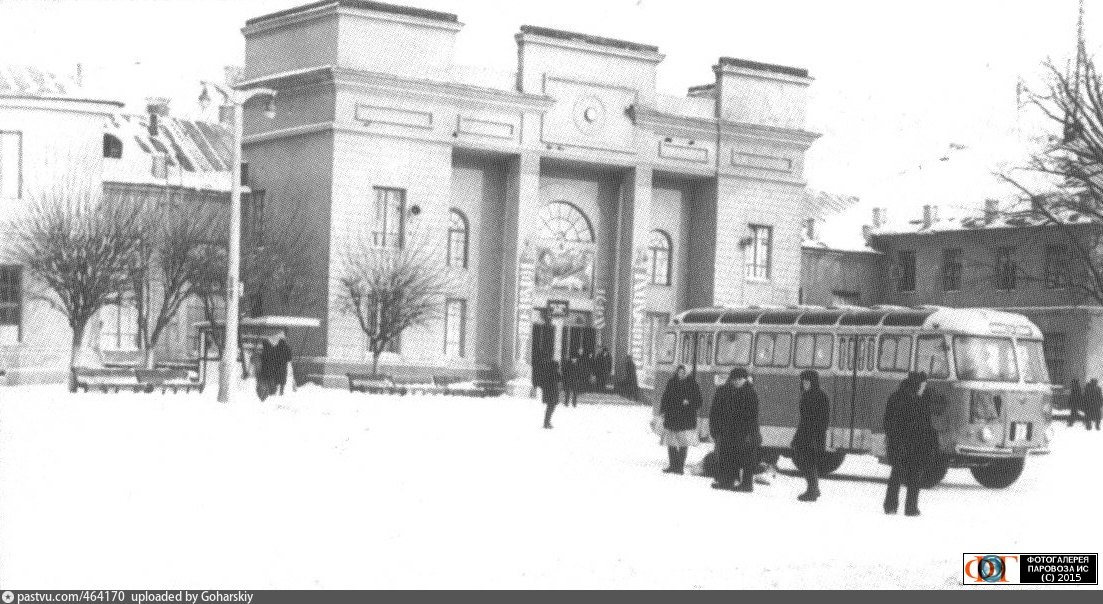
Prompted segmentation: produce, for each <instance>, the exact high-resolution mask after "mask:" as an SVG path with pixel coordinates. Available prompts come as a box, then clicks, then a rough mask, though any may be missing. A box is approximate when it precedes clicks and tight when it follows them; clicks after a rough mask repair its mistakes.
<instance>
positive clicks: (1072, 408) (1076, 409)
mask: <svg viewBox="0 0 1103 604" xmlns="http://www.w3.org/2000/svg"><path fill="white" fill-rule="evenodd" d="M1083 398H1084V393H1083V392H1082V391H1081V390H1080V380H1077V379H1075V378H1074V379H1073V380H1072V384H1070V385H1069V421H1068V427H1069V428H1071V427H1072V425H1073V424H1075V423H1076V418H1077V416H1078V415H1079V414H1080V408H1081V407H1082V406H1083V402H1082V401H1083Z"/></svg>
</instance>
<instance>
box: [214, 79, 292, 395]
mask: <svg viewBox="0 0 1103 604" xmlns="http://www.w3.org/2000/svg"><path fill="white" fill-rule="evenodd" d="M212 87H213V88H214V89H215V90H217V91H218V92H219V93H221V94H222V97H223V99H224V101H225V103H226V104H228V105H230V106H232V107H233V112H234V115H233V139H232V141H231V145H230V149H231V158H230V247H229V250H228V252H227V254H228V256H229V258H228V260H229V262H228V263H227V264H228V265H229V266H228V267H227V274H226V337H225V343H224V344H223V346H222V371H221V372H220V373H221V376H220V377H219V380H218V401H219V402H221V403H227V402H229V401H230V397H232V396H233V393H234V392H236V390H237V369H236V367H235V365H236V364H237V356H238V345H237V344H238V343H237V339H238V322H239V321H240V320H241V317H240V312H239V308H240V306H241V282H240V279H241V139H242V121H243V115H244V107H245V104H246V103H248V102H249V101H250V100H251V99H253V98H256V97H261V96H264V97H267V101H266V103H265V106H264V115H265V116H266V117H268V118H269V119H272V118H274V117H275V116H276V91H275V90H272V89H269V88H251V89H248V90H234V89H229V90H227V89H224V88H223V87H222V86H219V85H217V84H211V83H210V82H203V91H202V92H201V93H200V95H199V105H200V107H203V108H204V109H205V108H206V107H208V106H209V105H210V102H211V94H210V92H209V90H208V89H209V88H212Z"/></svg>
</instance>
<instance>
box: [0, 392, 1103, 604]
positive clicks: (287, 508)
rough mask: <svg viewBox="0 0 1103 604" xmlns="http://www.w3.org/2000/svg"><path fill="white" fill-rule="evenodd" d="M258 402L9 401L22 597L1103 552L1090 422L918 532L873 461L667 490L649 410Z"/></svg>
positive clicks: (890, 581)
mask: <svg viewBox="0 0 1103 604" xmlns="http://www.w3.org/2000/svg"><path fill="white" fill-rule="evenodd" d="M242 399H243V400H241V401H240V402H235V403H234V404H231V405H221V404H219V403H217V402H216V401H215V400H214V398H213V394H212V393H210V392H208V393H206V394H204V395H197V394H190V395H183V394H181V395H171V394H170V395H166V396H162V395H142V394H117V395H101V394H79V395H69V394H66V393H64V392H63V391H62V390H61V389H60V387H57V386H43V387H11V388H0V586H3V587H4V588H7V589H32V588H37V589H74V588H80V589H96V588H111V589H123V588H157V589H165V588H169V589H174V588H200V589H213V588H225V589H264V588H304V589H310V588H327V589H341V588H415V587H426V588H428V587H451V588H515V587H520V588H566V587H571V588H611V587H624V588H749V587H754V588H770V587H870V588H872V587H914V588H919V587H923V588H928V587H933V588H941V587H946V588H955V587H960V582H961V579H960V578H961V554H962V553H963V552H982V551H984V552H987V551H995V552H1017V551H1021V552H1023V553H1027V552H1028V551H1032V552H1099V551H1100V550H1101V549H1103V547H1101V545H1103V539H1101V536H1103V530H1101V528H1100V495H1101V494H1103V489H1101V488H1100V486H1099V481H1100V465H1101V462H1103V456H1101V453H1103V432H1091V433H1088V432H1086V431H1085V430H1084V429H1083V427H1082V426H1077V427H1076V428H1074V429H1065V428H1064V427H1063V425H1061V426H1059V427H1058V429H1057V437H1056V442H1055V443H1054V446H1053V449H1054V454H1052V455H1050V456H1047V457H1039V458H1033V459H1031V460H1029V461H1028V464H1027V469H1026V472H1025V473H1024V475H1023V477H1022V478H1021V479H1020V480H1019V482H1018V483H1016V484H1015V485H1013V486H1012V487H1011V488H1009V489H1006V490H1002V491H993V490H988V489H984V488H982V487H980V486H979V485H977V484H976V483H975V482H974V481H973V479H972V476H971V475H970V474H969V473H968V472H967V471H965V470H951V471H950V474H949V476H948V477H947V479H946V481H945V482H944V483H943V485H942V486H940V487H938V488H936V489H934V490H931V491H925V492H924V493H923V496H922V499H921V508H922V510H923V516H922V517H919V518H906V517H903V516H885V515H884V514H882V513H881V509H880V504H881V498H882V495H883V489H884V479H885V477H886V476H887V474H888V472H887V468H886V467H884V466H880V465H878V463H877V462H876V460H875V459H873V458H869V457H850V458H848V460H847V461H846V463H845V464H844V466H843V467H842V469H841V470H840V472H839V474H840V476H839V478H837V479H834V480H826V481H824V484H823V492H824V495H823V497H822V498H821V499H820V501H819V502H817V503H815V504H806V503H800V502H798V501H796V499H795V498H796V495H797V494H799V493H800V492H801V490H802V488H803V482H802V481H801V480H800V479H799V478H797V477H795V476H791V475H786V474H785V473H784V472H783V473H781V474H778V475H777V477H776V478H775V479H774V481H773V483H772V484H770V485H768V486H763V485H758V486H757V489H756V491H755V492H754V493H753V494H750V495H748V494H741V493H731V492H720V491H714V490H712V489H710V488H709V481H708V479H705V478H701V477H697V476H690V475H686V476H671V475H666V474H662V473H661V472H660V469H661V468H662V467H663V466H664V464H665V457H666V455H665V450H663V449H662V448H660V447H659V446H658V442H657V441H658V437H656V436H655V435H654V434H652V433H651V432H650V430H649V428H648V421H649V419H650V413H651V411H650V409H649V408H647V407H628V406H596V405H583V406H580V407H578V408H571V409H564V408H559V409H558V410H557V411H556V415H555V420H554V424H555V426H556V427H555V429H554V430H542V429H541V428H540V425H541V421H542V413H543V407H542V406H541V405H540V404H539V403H537V402H536V401H529V400H519V399H511V398H497V399H465V398H437V397H418V398H413V397H381V396H367V395H363V394H357V395H353V394H350V393H348V392H342V391H335V390H322V389H318V388H306V389H302V390H300V391H299V392H297V393H295V394H288V396H286V397H283V398H276V399H269V401H268V402H267V403H263V404H262V403H259V402H257V401H256V399H255V398H253V397H248V396H245V397H242ZM705 452H706V448H705V447H699V448H697V449H694V450H692V451H691V453H690V462H695V461H697V460H699V459H700V457H701V456H703V455H704V453H705ZM789 467H790V466H789V465H788V462H786V461H783V462H782V469H783V470H784V469H785V468H789Z"/></svg>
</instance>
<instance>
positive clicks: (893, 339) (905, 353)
mask: <svg viewBox="0 0 1103 604" xmlns="http://www.w3.org/2000/svg"><path fill="white" fill-rule="evenodd" d="M911 367H912V338H911V336H892V335H884V336H881V356H880V357H879V358H878V360H877V369H880V370H881V371H903V372H906V371H911Z"/></svg>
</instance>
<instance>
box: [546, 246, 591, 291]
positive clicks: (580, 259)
mask: <svg viewBox="0 0 1103 604" xmlns="http://www.w3.org/2000/svg"><path fill="white" fill-rule="evenodd" d="M535 268H536V273H535V278H534V281H535V283H534V284H535V286H536V287H537V288H539V289H544V290H555V291H565V292H572V293H578V294H586V295H589V294H591V293H592V292H593V284H594V250H593V248H591V247H585V248H583V247H572V246H564V245H538V247H537V249H536V267H535Z"/></svg>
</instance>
